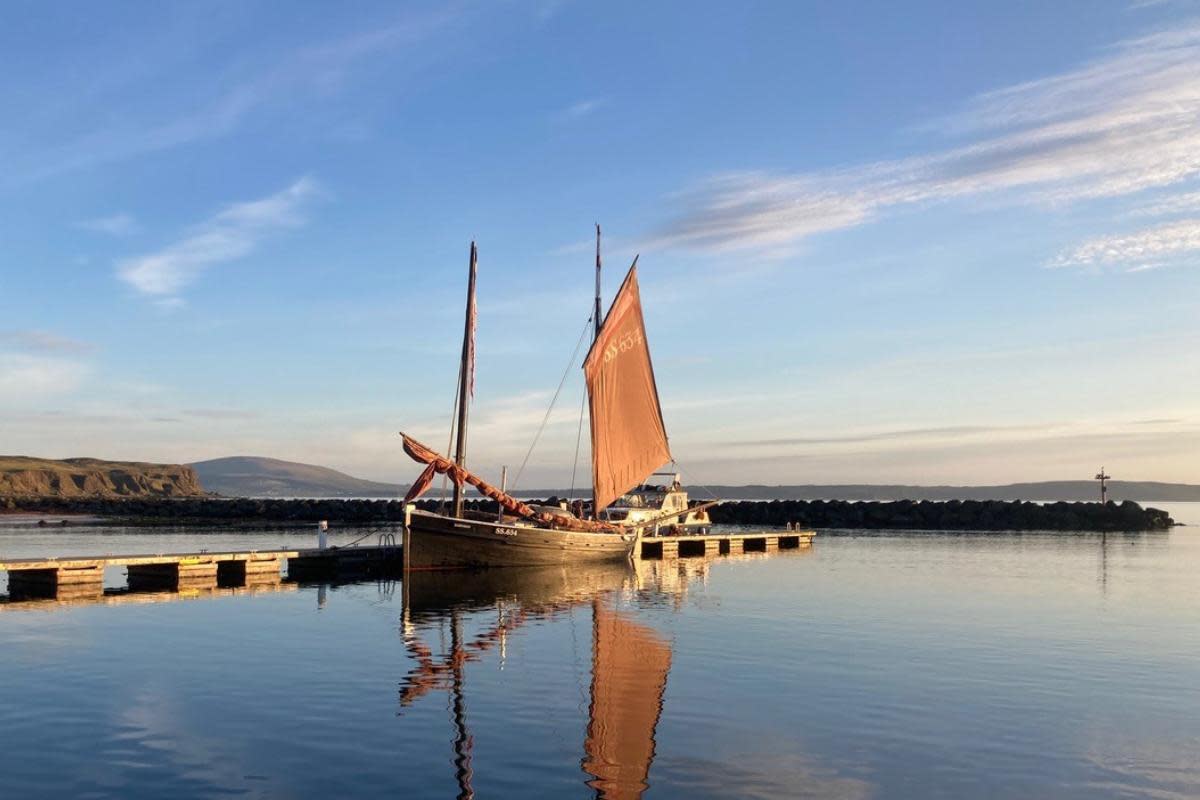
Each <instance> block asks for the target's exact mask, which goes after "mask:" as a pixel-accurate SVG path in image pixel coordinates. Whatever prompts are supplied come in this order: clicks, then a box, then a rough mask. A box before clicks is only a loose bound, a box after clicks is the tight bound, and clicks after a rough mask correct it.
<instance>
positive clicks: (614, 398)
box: [400, 226, 678, 570]
mask: <svg viewBox="0 0 1200 800" xmlns="http://www.w3.org/2000/svg"><path fill="white" fill-rule="evenodd" d="M596 252H597V257H596V271H597V280H596V289H597V293H596V309H597V311H596V330H595V338H594V339H593V341H592V347H591V349H590V350H589V351H588V355H587V357H586V358H585V359H584V364H583V369H584V374H585V377H586V381H587V390H588V400H589V404H588V408H589V412H590V418H591V426H590V427H591V437H592V490H593V492H592V504H591V514H590V515H589V516H588V517H586V518H585V517H581V516H577V515H576V514H574V513H572V512H571V511H569V510H566V509H562V508H555V507H550V506H536V505H530V504H527V503H524V502H522V501H520V500H518V499H516V498H515V497H513V496H512V495H510V494H508V493H507V492H505V491H504V490H503V488H500V487H497V486H495V485H493V484H491V483H488V482H487V481H485V480H484V479H483V478H481V477H479V476H478V475H476V474H475V473H473V472H471V471H470V470H468V469H467V467H466V435H467V421H468V420H467V411H468V407H469V398H470V395H471V394H473V384H474V380H473V375H474V366H475V342H474V330H475V276H476V270H477V250H476V247H475V243H474V242H472V243H471V261H470V272H469V277H468V281H467V313H466V323H465V326H464V332H463V348H462V361H461V365H460V370H459V388H458V416H457V426H458V438H457V444H456V447H455V454H454V458H453V459H450V458H447V457H445V456H442V455H440V454H438V453H437V452H436V451H434V450H433V449H431V448H429V447H427V446H426V445H424V444H421V443H420V442H418V441H417V440H416V439H414V438H412V437H411V436H408V435H407V434H404V433H401V434H400V435H401V436H402V437H403V440H404V451H405V452H406V453H408V455H409V456H410V457H412V458H413V459H414V460H415V461H417V462H420V463H422V464H425V465H426V467H425V470H424V471H423V472H422V473H421V475H420V477H418V478H417V480H416V481H415V482H414V483H413V484H412V487H411V488H410V489H409V491H408V494H407V496H406V497H405V503H406V504H408V503H411V502H412V501H414V500H415V499H416V498H418V497H420V496H421V495H422V494H423V493H424V492H425V491H426V490H427V489H428V488H429V486H430V485H431V484H432V483H433V479H434V476H435V475H439V474H440V475H446V476H448V477H449V478H450V480H451V482H452V483H453V486H454V495H453V508H452V510H451V513H449V514H440V513H434V512H431V511H421V510H417V509H415V508H413V507H412V506H408V508H409V509H410V511H409V512H408V513H407V514H406V520H405V522H406V540H405V552H404V560H405V567H406V569H418V570H425V569H459V568H477V567H500V566H526V565H539V564H571V563H579V562H594V561H608V560H616V559H623V558H628V557H630V555H631V554H632V552H633V548H634V546H635V545H636V542H637V540H638V537H639V535H640V532H641V531H642V530H644V529H646V528H652V527H653V526H654V525H655V524H656V523H658V522H662V521H664V520H665V519H667V518H668V517H672V516H678V512H677V511H676V512H673V513H670V514H667V515H665V516H663V517H662V518H661V519H660V518H658V517H650V518H645V519H639V520H636V521H633V520H625V521H608V520H603V519H601V518H600V514H601V512H602V511H603V510H604V509H605V508H606V507H607V506H609V505H611V504H613V503H614V502H615V501H616V500H618V499H619V498H621V497H622V496H623V495H624V494H625V493H626V492H627V491H629V490H630V489H631V488H633V487H635V486H638V485H639V484H641V483H642V482H643V481H644V480H645V479H646V478H647V477H648V476H650V475H651V474H653V473H654V471H655V470H657V469H658V468H659V467H661V466H662V465H663V464H665V463H666V462H668V461H670V460H671V451H670V447H669V446H668V444H667V432H666V428H665V427H664V425H663V419H662V409H661V407H660V405H659V401H658V387H657V385H656V384H655V382H654V368H653V366H652V365H651V363H650V349H649V346H648V345H647V343H646V328H645V322H644V321H643V318H642V303H641V296H640V293H639V290H638V280H637V259H636V258H634V260H633V264H632V266H630V268H629V272H628V273H627V274H626V276H625V280H624V282H622V284H621V288H620V290H619V291H618V292H617V294H616V297H614V298H613V302H612V305H611V306H610V307H609V310H608V314H607V315H606V316H605V317H604V320H603V323H601V322H600V318H599V308H600V299H599V287H600V281H599V271H600V258H599V227H598V226H597V250H596ZM468 484H469V485H471V486H474V487H475V488H476V489H477V490H478V491H479V493H480V494H482V495H483V496H484V497H487V498H489V499H491V500H494V501H496V502H497V503H498V504H499V506H500V514H499V516H498V517H497V516H496V515H492V514H484V513H482V512H472V511H468V510H465V509H464V505H463V487H464V485H468Z"/></svg>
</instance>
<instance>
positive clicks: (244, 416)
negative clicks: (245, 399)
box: [181, 408, 259, 421]
mask: <svg viewBox="0 0 1200 800" xmlns="http://www.w3.org/2000/svg"><path fill="white" fill-rule="evenodd" d="M181 413H182V414H184V415H186V416H189V417H197V418H199V419H211V420H223V421H231V420H232V421H245V420H252V419H257V418H258V416H259V414H258V412H257V411H243V410H240V409H236V408H185V409H183V411H182V412H181Z"/></svg>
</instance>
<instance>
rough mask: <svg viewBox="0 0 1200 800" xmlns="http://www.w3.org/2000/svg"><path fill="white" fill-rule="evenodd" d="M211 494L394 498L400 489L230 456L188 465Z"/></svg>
mask: <svg viewBox="0 0 1200 800" xmlns="http://www.w3.org/2000/svg"><path fill="white" fill-rule="evenodd" d="M190 466H191V467H193V468H194V469H195V470H196V473H197V474H198V475H199V476H200V482H201V483H203V484H204V488H206V489H208V490H209V491H210V492H216V493H217V494H223V495H225V496H227V497H391V498H394V497H397V496H398V495H399V494H400V487H399V486H395V485H393V484H388V483H378V482H376V481H368V480H363V479H361V478H355V477H353V476H351V475H347V474H346V473H344V472H338V471H337V470H333V469H329V468H328V467H318V466H315V465H313V464H299V463H296V462H294V461H281V460H279V459H277V458H261V457H257V456H232V457H229V458H214V459H212V460H210V461H197V462H196V463H194V464H191V465H190Z"/></svg>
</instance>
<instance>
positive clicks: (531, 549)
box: [404, 511, 634, 570]
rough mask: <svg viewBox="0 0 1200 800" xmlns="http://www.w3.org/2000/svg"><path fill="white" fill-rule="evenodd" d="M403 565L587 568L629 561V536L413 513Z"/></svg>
mask: <svg viewBox="0 0 1200 800" xmlns="http://www.w3.org/2000/svg"><path fill="white" fill-rule="evenodd" d="M409 531H410V536H409V541H408V552H405V554H404V559H405V562H406V567H407V568H408V569H414V570H434V569H481V568H487V567H526V566H538V565H547V566H549V565H555V564H586V563H599V562H605V561H621V560H623V559H628V558H629V556H630V554H631V553H632V552H633V545H634V536H633V535H632V534H628V535H624V536H623V535H619V534H614V533H578V532H575V531H557V530H550V529H547V528H525V527H517V526H513V525H505V524H501V523H496V522H483V521H479V520H466V519H456V518H454V517H445V516H442V515H440V514H431V513H428V512H422V511H414V512H413V513H412V515H411V517H410V518H409Z"/></svg>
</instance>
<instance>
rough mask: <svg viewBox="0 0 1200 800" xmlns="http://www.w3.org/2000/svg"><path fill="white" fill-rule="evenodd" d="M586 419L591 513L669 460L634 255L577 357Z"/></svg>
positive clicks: (603, 506) (605, 505) (668, 449)
mask: <svg viewBox="0 0 1200 800" xmlns="http://www.w3.org/2000/svg"><path fill="white" fill-rule="evenodd" d="M583 369H584V373H585V375H586V376H587V387H588V398H589V402H590V410H591V418H592V487H593V490H594V492H595V494H594V497H595V501H596V506H595V508H596V512H597V513H599V511H600V510H601V509H603V508H605V507H607V506H608V505H609V504H610V503H612V502H613V501H614V500H616V499H617V498H618V497H620V496H621V495H623V494H625V492H627V491H629V490H630V489H632V488H633V487H634V486H637V485H638V484H639V483H641V482H642V481H643V480H645V479H646V477H647V476H648V475H650V474H651V473H652V472H654V471H655V470H656V469H658V468H659V467H661V466H662V465H663V464H665V463H666V462H668V461H670V460H671V450H670V447H669V446H668V444H667V431H666V428H665V427H664V426H663V420H662V409H661V408H660V407H659V404H658V387H657V386H656V385H655V383H654V367H653V366H652V365H651V363H650V347H649V346H648V345H647V344H646V326H645V323H644V322H643V320H642V301H641V297H640V295H639V293H638V282H637V259H634V262H633V266H631V267H630V268H629V274H628V275H626V276H625V282H624V283H622V284H621V289H620V291H619V292H617V296H616V297H615V298H614V299H613V303H612V306H611V307H610V308H609V310H608V316H607V317H605V319H604V326H603V327H602V328H601V329H600V335H599V336H597V337H596V341H595V342H593V343H592V349H591V351H590V352H589V353H588V356H587V359H586V360H585V361H584V362H583Z"/></svg>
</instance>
